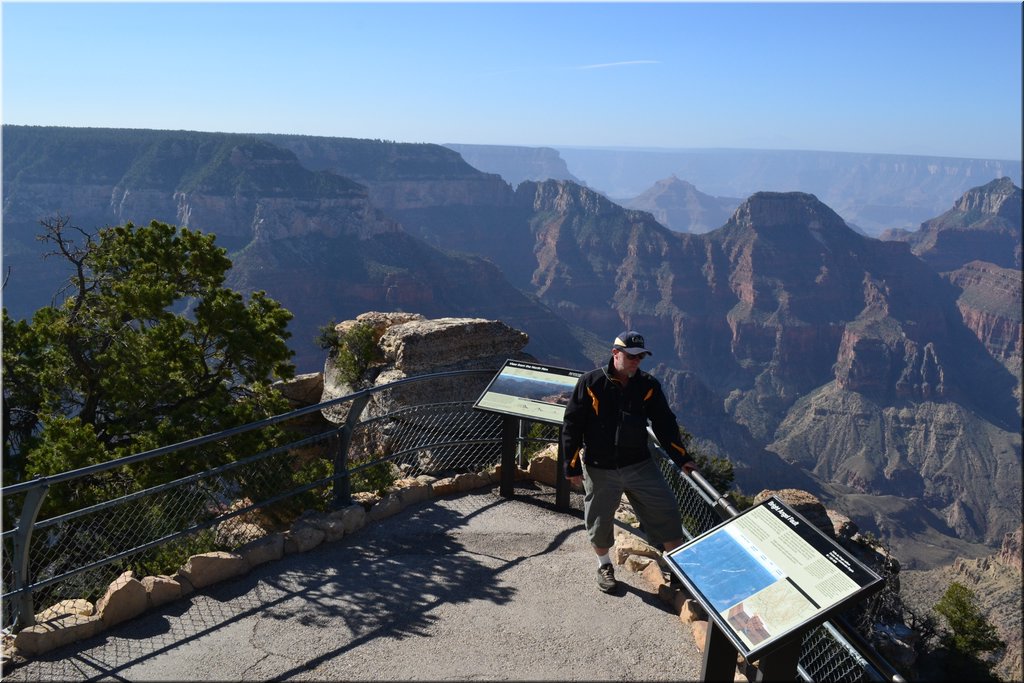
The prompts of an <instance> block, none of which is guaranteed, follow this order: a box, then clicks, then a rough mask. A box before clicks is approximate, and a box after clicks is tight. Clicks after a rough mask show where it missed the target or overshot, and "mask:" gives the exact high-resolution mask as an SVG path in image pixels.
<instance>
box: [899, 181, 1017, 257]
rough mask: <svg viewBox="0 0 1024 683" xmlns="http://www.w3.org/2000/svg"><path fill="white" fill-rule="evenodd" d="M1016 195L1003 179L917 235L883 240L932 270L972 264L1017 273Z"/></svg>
mask: <svg viewBox="0 0 1024 683" xmlns="http://www.w3.org/2000/svg"><path fill="white" fill-rule="evenodd" d="M1021 214H1022V209H1021V189H1020V188H1019V187H1017V186H1015V185H1014V184H1013V181H1012V180H1010V178H1007V177H1003V178H999V179H997V180H993V181H992V182H990V183H988V184H986V185H983V186H981V187H976V188H973V189H971V190H968V191H967V192H965V193H964V194H963V196H961V197H960V199H958V200H957V201H956V203H955V204H954V205H953V208H952V209H950V210H949V211H947V212H946V213H944V214H942V215H941V216H939V217H937V218H932V219H931V220H927V221H925V222H924V223H922V224H921V227H920V228H919V229H918V230H917V231H916V232H906V231H888V232H886V233H883V234H882V239H891V240H899V241H904V242H908V243H909V244H910V245H911V249H912V250H913V252H914V253H915V254H917V255H918V256H920V257H921V258H922V259H924V260H925V261H927V262H928V263H930V264H931V265H932V266H933V267H934V268H935V269H936V270H939V271H951V270H956V269H957V268H959V267H961V266H963V265H964V264H966V263H968V262H970V261H972V260H979V261H987V262H989V263H992V264H995V265H997V266H1000V267H1002V268H1016V269H1018V270H1020V268H1021Z"/></svg>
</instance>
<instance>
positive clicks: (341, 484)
mask: <svg viewBox="0 0 1024 683" xmlns="http://www.w3.org/2000/svg"><path fill="white" fill-rule="evenodd" d="M369 400H370V395H369V394H363V395H362V396H359V397H358V398H355V399H353V401H352V405H351V406H349V410H348V415H347V416H346V417H345V424H344V426H343V427H342V428H341V429H340V430H338V433H337V436H335V444H334V453H333V457H332V460H333V462H334V499H333V503H332V504H333V506H334V509H335V510H340V509H341V508H344V507H348V506H349V505H351V504H352V481H351V479H350V478H349V476H348V448H349V445H350V444H351V443H352V433H353V432H354V431H355V428H356V423H358V422H359V417H360V416H361V415H362V414H363V408H365V407H366V404H367V403H368V402H369Z"/></svg>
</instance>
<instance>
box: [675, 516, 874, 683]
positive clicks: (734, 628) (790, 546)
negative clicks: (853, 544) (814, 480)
mask: <svg viewBox="0 0 1024 683" xmlns="http://www.w3.org/2000/svg"><path fill="white" fill-rule="evenodd" d="M665 559H666V560H667V561H668V566H669V569H670V570H671V571H672V572H673V573H674V574H675V575H676V576H678V577H679V579H680V581H682V582H683V585H684V586H685V587H686V589H687V590H688V591H689V592H690V594H691V595H693V597H694V598H695V599H696V600H697V601H698V602H699V603H700V605H701V607H702V608H703V609H704V611H705V612H707V614H708V617H709V621H708V634H707V638H706V642H705V647H704V670H703V680H705V681H732V680H733V677H734V672H735V667H736V654H737V653H739V654H740V655H741V656H742V657H743V658H744V659H745V660H746V661H747V662H748V663H749V662H754V661H757V663H758V670H759V671H760V675H759V679H760V680H762V681H792V680H795V679H796V677H797V664H798V661H799V657H800V646H801V643H802V641H803V636H804V634H805V633H806V632H807V630H808V629H810V628H813V627H815V626H817V625H818V624H820V623H822V622H823V621H825V620H827V619H828V618H829V615H831V614H833V613H835V612H836V611H838V610H841V609H843V608H845V607H847V606H849V605H850V604H852V603H854V602H856V601H858V600H861V599H863V598H865V597H867V596H869V595H870V594H872V593H874V592H876V591H878V590H879V589H881V587H882V583H883V582H882V578H881V577H880V576H879V575H878V574H876V573H875V572H874V571H872V570H871V569H870V568H869V567H867V566H866V565H864V564H863V563H861V562H860V561H859V560H857V559H856V558H855V557H853V556H852V555H850V554H849V553H848V552H847V551H846V550H844V549H843V548H842V547H841V546H840V545H839V544H837V543H836V542H835V541H834V540H832V539H831V538H829V537H828V536H826V535H825V533H823V532H822V531H821V530H820V529H818V528H817V527H815V526H814V525H813V524H811V523H810V522H808V521H807V519H805V518H804V517H803V516H802V515H800V514H799V513H798V512H796V511H795V510H793V509H792V508H790V507H789V506H788V505H786V504H785V503H784V502H783V501H781V500H780V499H778V498H777V497H775V496H772V497H771V498H769V499H767V500H766V501H764V502H762V503H760V504H759V505H755V506H754V507H752V508H749V509H747V510H744V511H743V512H741V513H740V514H739V515H737V516H736V517H733V518H732V519H730V520H727V521H725V522H722V523H721V524H719V525H718V526H716V527H714V528H713V529H711V530H709V531H707V532H705V533H704V534H702V535H700V536H698V537H696V538H694V539H693V540H691V541H689V542H687V543H684V544H683V545H681V546H679V547H678V548H676V549H675V550H672V551H670V552H668V553H666V554H665Z"/></svg>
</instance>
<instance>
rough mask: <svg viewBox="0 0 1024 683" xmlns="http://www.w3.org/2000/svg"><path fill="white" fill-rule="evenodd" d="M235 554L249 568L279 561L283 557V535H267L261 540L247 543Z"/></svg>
mask: <svg viewBox="0 0 1024 683" xmlns="http://www.w3.org/2000/svg"><path fill="white" fill-rule="evenodd" d="M235 552H236V553H237V554H238V555H239V556H240V557H241V558H242V559H244V560H245V563H246V564H247V565H248V566H249V567H250V568H251V567H256V566H258V565H261V564H264V563H265V562H271V561H273V560H279V559H281V558H282V557H283V556H284V534H283V533H276V534H267V535H266V536H263V537H262V538H257V539H256V540H254V541H249V542H248V543H246V544H245V545H243V546H241V547H240V548H238V549H237V550H235Z"/></svg>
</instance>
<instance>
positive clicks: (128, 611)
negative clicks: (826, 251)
mask: <svg viewBox="0 0 1024 683" xmlns="http://www.w3.org/2000/svg"><path fill="white" fill-rule="evenodd" d="M148 606H149V593H148V592H147V591H146V587H145V586H143V585H142V582H141V581H139V580H138V579H136V578H135V573H134V572H132V571H131V570H128V571H126V572H125V573H123V574H121V576H119V577H117V578H116V579H114V581H113V582H112V583H111V584H110V586H109V587H108V588H107V592H106V593H104V594H103V597H102V598H100V599H99V601H98V602H97V603H96V613H97V614H99V615H100V617H101V618H102V619H103V625H104V626H105V627H109V626H113V625H115V624H120V623H121V622H122V621H127V620H129V619H131V618H132V617H137V616H139V615H140V614H142V613H143V612H145V611H146V608H147V607H148Z"/></svg>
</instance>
